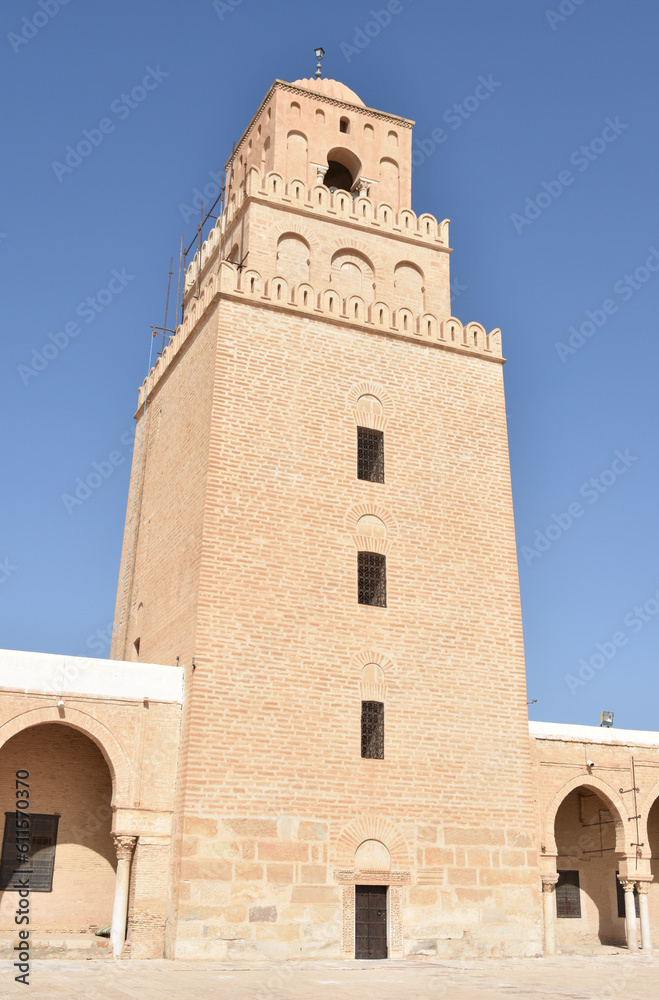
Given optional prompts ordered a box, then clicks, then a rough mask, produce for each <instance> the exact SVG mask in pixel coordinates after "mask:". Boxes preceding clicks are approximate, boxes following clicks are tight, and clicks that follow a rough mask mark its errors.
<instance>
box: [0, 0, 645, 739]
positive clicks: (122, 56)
mask: <svg viewBox="0 0 659 1000" xmlns="http://www.w3.org/2000/svg"><path fill="white" fill-rule="evenodd" d="M42 3H43V5H44V6H40V4H39V2H38V0H21V2H17V0H7V2H5V3H4V4H3V7H2V12H1V14H0V18H1V22H2V31H1V32H0V44H1V45H3V46H4V55H3V58H2V61H1V73H2V80H1V84H2V92H3V94H4V96H5V101H4V105H5V107H4V124H3V136H4V140H5V156H4V157H3V164H2V171H3V178H2V181H3V184H2V190H3V193H4V195H5V197H4V199H3V208H2V213H1V217H0V233H1V234H2V236H1V237H0V255H1V257H2V274H3V279H4V292H3V326H4V365H3V374H2V379H3V385H2V403H3V406H4V417H3V420H4V428H5V433H4V442H3V444H4V463H3V464H4V489H3V491H2V505H3V518H2V540H1V542H0V560H3V562H2V567H1V568H0V579H1V580H2V583H0V607H1V609H2V631H1V634H0V644H1V645H3V646H4V647H6V648H16V649H28V650H30V649H32V650H45V651H50V652H65V653H71V654H83V655H84V654H89V653H90V652H92V653H94V654H95V655H108V649H109V647H108V645H107V644H105V645H103V640H102V639H101V640H98V641H97V644H96V645H95V646H94V647H92V646H90V645H89V639H90V637H93V636H94V635H95V633H97V632H98V631H100V632H102V631H103V630H104V629H105V627H106V626H107V625H108V623H109V622H110V621H111V618H112V614H113V608H114V598H115V590H116V585H117V578H118V572H119V554H120V544H121V533H122V526H123V520H124V513H125V508H126V497H127V484H128V465H129V462H128V460H129V456H130V449H129V447H128V446H127V445H126V444H125V443H124V442H125V441H126V440H127V438H126V436H125V435H126V432H129V431H130V429H131V426H132V414H133V412H134V409H135V406H136V399H137V392H136V390H137V386H138V384H139V383H140V382H141V381H142V379H143V377H144V376H145V374H146V369H147V362H148V356H149V349H150V346H151V338H150V332H149V325H150V324H160V323H162V320H163V312H164V296H165V290H166V281H167V270H168V266H169V260H170V257H171V256H172V255H174V256H175V257H176V255H177V253H178V247H179V239H180V233H181V229H183V230H184V232H185V237H186V241H187V240H188V239H190V238H191V237H192V236H193V234H194V226H195V222H194V221H189V222H187V223H184V221H183V217H182V212H181V209H180V207H179V206H180V205H182V204H183V205H185V204H190V202H191V200H192V197H193V190H194V188H195V187H203V186H204V185H205V184H208V183H209V182H210V180H211V177H210V173H211V171H214V172H215V171H218V170H219V169H221V165H222V164H223V162H224V160H225V159H226V157H227V155H228V153H229V152H230V150H231V143H232V141H233V140H234V139H237V138H238V137H239V136H240V134H241V133H242V131H243V129H244V127H245V126H246V124H247V123H248V121H249V119H250V117H251V116H252V114H253V112H254V111H255V109H256V108H257V106H258V104H259V102H260V101H261V99H262V98H263V96H264V95H265V93H266V91H267V89H268V87H269V86H270V84H271V83H272V81H273V80H274V79H275V78H276V77H279V78H281V79H284V80H295V79H297V78H299V77H303V76H310V75H312V73H313V71H314V68H315V61H314V56H313V48H314V47H315V46H316V45H319V44H322V45H323V46H324V48H325V50H326V56H325V61H324V66H323V70H324V75H326V76H330V77H335V78H337V79H339V80H342V81H343V82H344V83H346V84H347V85H348V86H350V87H352V88H353V89H354V90H355V91H356V92H357V93H358V94H359V95H360V96H361V98H362V99H363V100H364V102H365V103H366V104H367V105H369V106H372V107H376V108H382V109H385V110H388V111H392V112H394V113H397V114H400V115H404V116H406V117H409V118H413V119H415V120H416V128H415V136H416V138H417V139H418V140H419V142H420V143H421V145H420V146H418V147H417V149H419V150H420V151H421V152H420V154H419V155H417V156H416V158H415V159H416V161H417V163H418V166H417V167H416V169H415V172H414V182H413V183H414V195H413V198H414V202H413V207H414V209H415V210H416V211H417V212H424V211H429V212H432V213H433V214H435V215H436V216H437V217H438V218H440V219H442V218H444V217H447V216H448V217H449V218H450V219H451V221H452V225H451V243H452V246H453V248H454V253H453V257H452V266H453V276H454V290H455V292H456V295H455V298H454V307H453V311H454V313H455V314H456V315H457V316H458V317H460V318H461V319H462V320H463V321H465V322H466V321H469V320H472V319H473V320H478V321H479V322H482V323H483V324H484V325H485V326H486V327H487V328H488V329H491V328H493V327H495V326H500V327H501V328H502V331H503V343H504V353H505V355H506V356H507V358H509V361H508V363H507V365H506V366H505V370H504V372H505V383H506V394H507V410H508V421H509V424H508V426H509V435H510V452H511V463H512V477H513V495H514V502H515V518H516V529H517V542H518V548H519V554H520V581H521V592H522V606H523V615H524V631H525V642H526V657H527V668H528V679H529V698H537V704H535V705H533V706H532V707H531V709H530V712H531V717H532V718H539V719H546V720H556V721H565V722H581V723H590V724H597V723H598V722H599V712H600V711H601V710H602V709H610V710H613V711H615V713H616V716H615V722H616V724H617V725H619V726H621V727H626V728H641V729H657V728H659V712H658V711H657V688H658V685H657V663H658V657H657V649H658V647H659V613H658V612H659V603H657V602H655V595H656V594H657V591H658V590H659V558H658V556H659V552H658V548H659V546H658V529H657V523H658V520H659V518H658V513H657V494H658V492H659V490H658V487H659V471H658V469H659V466H658V462H657V424H658V414H657V398H658V394H657V391H656V385H657V353H656V347H655V341H654V337H655V336H656V334H657V314H658V308H657V306H658V298H659V295H658V293H659V272H658V271H652V270H651V269H650V268H648V269H647V270H646V269H645V261H646V259H647V258H648V257H651V260H650V265H651V266H652V265H654V266H659V252H658V253H657V255H656V257H652V256H651V254H652V248H655V249H656V250H657V251H659V220H658V218H657V123H656V102H657V92H658V89H659V88H658V84H659V80H658V77H659V64H658V62H657V58H656V39H657V34H658V29H659V8H658V7H657V5H656V3H654V2H650V0H635V2H634V3H631V4H630V3H623V2H622V0H583V2H582V3H580V4H579V3H576V2H570V0H563V2H562V3H560V5H559V3H556V2H554V3H552V2H551V0H506V2H492V0H451V2H447V0H441V2H438V0H401V3H400V5H399V6H400V9H399V10H398V8H397V6H396V4H394V8H395V9H397V11H398V12H397V13H395V14H394V15H393V17H392V23H391V24H390V25H388V26H387V27H385V28H383V29H382V30H381V31H380V33H379V34H377V35H376V36H375V37H372V38H371V39H370V40H369V41H368V44H367V45H364V41H365V40H366V39H367V38H369V36H368V35H367V34H364V35H359V34H357V36H356V32H357V29H362V30H363V29H365V28H366V26H367V22H369V21H372V16H371V14H370V11H371V10H373V9H375V10H376V11H377V10H381V9H382V8H383V7H385V4H384V3H383V2H380V3H377V4H375V5H373V4H371V3H359V2H354V0H353V2H345V0H335V2H333V3H331V4H328V3H309V2H308V0H307V2H301V0H300V2H297V0H295V2H279V3H273V2H265V0H242V2H237V0H227V3H226V4H225V5H224V7H222V6H221V5H216V8H217V9H216V8H214V7H213V4H212V2H211V0H186V2H183V0H179V2H174V0H160V2H155V0H142V2H140V3H135V2H129V0H116V2H114V3H111V4H110V3H93V2H88V3H85V2H84V0H69V2H68V3H66V4H63V5H61V6H59V5H58V4H57V3H56V0H42ZM234 5H235V6H234ZM44 7H45V10H44ZM559 9H560V10H563V12H564V13H563V14H560V13H559ZM548 10H549V11H552V10H553V11H554V12H555V14H556V15H559V16H556V17H553V16H551V15H550V16H548V15H547V11H548ZM570 11H571V12H570ZM49 12H50V13H49ZM220 15H222V16H220ZM23 18H28V21H27V22H26V21H23ZM30 21H33V22H35V23H36V28H35V27H34V23H33V24H32V26H31V25H30ZM44 21H45V23H43V22H44ZM368 30H369V31H370V32H371V33H372V34H375V28H374V27H373V26H372V25H371V27H370V28H369V29H368ZM28 35H29V36H33V37H29V38H27V37H26V36H28ZM355 36H356V37H357V39H358V41H359V42H360V43H361V45H362V46H363V47H362V48H361V49H359V48H357V46H356V45H355ZM147 68H150V70H152V71H153V73H152V75H150V76H149V78H148V81H147V83H148V86H149V87H151V88H152V89H150V90H148V91H147V90H145V91H144V92H143V93H144V100H142V101H141V102H139V103H137V104H136V105H134V106H133V107H130V106H127V105H126V104H125V103H124V100H123V98H122V96H121V95H122V94H125V93H130V91H131V90H132V89H133V88H135V87H136V86H141V85H142V81H143V78H144V77H145V75H146V74H147V72H149V70H148V69H147ZM165 74H166V75H165ZM481 77H482V78H483V79H484V80H486V81H488V82H489V86H488V87H485V86H484V85H483V84H482V83H479V80H480V78H481ZM477 88H478V90H477ZM141 93H142V92H139V91H138V94H140V96H141ZM475 94H479V95H480V98H479V97H474V95H475ZM486 95H487V96H486ZM456 104H457V105H459V106H460V108H461V109H462V111H459V110H452V109H453V106H454V105H456ZM102 119H108V120H109V122H108V123H106V126H105V127H106V128H107V132H106V133H103V132H102V131H101V132H95V131H92V130H98V128H99V122H100V121H101V120H102ZM607 121H610V122H612V123H613V124H607ZM457 123H459V124H457ZM110 126H111V128H110ZM438 128H443V129H444V133H445V135H446V139H445V140H444V141H443V142H442V143H440V144H439V145H438V146H437V148H436V149H435V150H434V151H432V150H431V148H430V144H429V143H428V142H425V145H423V142H424V140H428V137H430V136H431V135H432V132H433V130H434V129H438ZM85 129H86V130H88V131H89V132H90V135H91V137H92V141H96V142H97V143H98V145H97V146H94V148H93V150H92V152H91V155H89V156H88V157H86V158H84V159H83V160H82V162H81V163H80V165H78V166H75V165H74V166H72V167H71V168H70V170H69V171H67V172H64V171H62V170H61V169H60V168H57V167H56V168H53V163H54V162H60V163H62V162H64V157H65V155H66V147H67V146H68V145H72V146H75V145H77V143H79V142H80V141H81V140H82V139H83V130H85ZM101 137H102V138H101ZM581 147H586V150H585V152H579V150H580V149H581ZM83 148H84V147H83ZM72 162H73V163H74V164H75V161H72ZM64 165H65V166H66V164H64ZM566 171H567V172H569V173H566ZM559 178H562V180H561V179H559ZM545 185H546V186H545ZM538 196H540V197H539V198H538ZM527 199H529V200H527ZM536 200H537V202H538V203H539V207H538V204H536V205H535V206H534V204H533V203H534V202H536ZM525 212H526V215H525V214H524V213H525ZM639 268H640V269H641V270H640V271H639V270H638V269H639ZM115 271H116V272H118V274H119V275H120V276H122V277H121V278H117V277H116V276H114V277H113V272H115ZM626 276H630V280H628V278H627V277H626ZM110 282H111V284H110ZM108 287H109V288H110V291H107V292H102V294H101V296H100V299H96V300H95V301H96V307H91V312H90V311H89V308H87V310H86V309H85V306H84V303H85V300H86V299H87V297H89V296H91V297H93V298H95V297H96V294H97V292H99V290H103V289H108ZM81 303H83V306H82V309H81V310H80V311H77V310H78V307H79V305H80V304H81ZM94 308H96V310H98V309H99V308H100V311H94ZM607 310H608V312H607ZM588 311H590V313H591V314H592V316H591V318H589V316H588ZM170 317H171V313H170ZM584 323H585V324H586V326H585V327H584V328H583V330H582V332H581V333H580V332H579V328H580V327H582V325H583V324H584ZM67 324H77V326H72V325H70V326H69V330H70V331H73V330H78V331H79V332H77V333H75V335H74V336H73V337H71V338H70V341H69V343H68V344H66V346H62V347H59V346H57V344H55V346H54V347H53V346H51V348H49V349H48V351H47V354H49V355H51V357H50V358H46V359H45V361H46V362H47V363H46V364H45V366H44V367H43V369H42V370H41V371H40V372H38V373H36V374H29V373H28V372H27V371H26V370H25V369H27V368H28V367H29V368H32V366H33V365H34V362H35V355H33V353H32V351H33V349H35V350H37V351H38V352H39V353H41V350H42V348H43V345H44V344H48V343H49V344H51V345H53V341H52V340H49V335H50V334H53V335H55V336H56V337H57V336H59V344H60V345H63V344H65V337H64V336H61V334H62V331H64V334H66V329H67ZM588 324H590V325H588ZM571 327H574V328H575V330H576V334H575V333H572V338H573V339H572V345H570V343H569V340H568V338H569V337H570V335H571V334H570V328H571ZM588 334H589V335H588ZM557 344H559V345H560V344H564V345H567V347H568V348H570V347H571V352H570V353H567V351H566V350H565V349H563V348H560V346H559V348H557V346H556V345H557ZM42 357H43V355H42ZM37 363H38V362H37ZM21 366H25V368H21ZM32 370H33V371H34V369H33V368H32ZM474 433H475V434H478V433H487V428H474ZM113 452H118V453H119V454H118V457H117V455H115V456H114V457H115V461H116V462H117V463H118V464H117V465H116V466H114V467H112V466H111V468H112V473H111V475H109V476H108V477H107V479H105V480H103V483H102V485H101V486H100V487H99V488H98V489H95V490H94V491H93V493H92V494H91V496H90V497H89V498H88V499H86V500H85V502H84V503H82V504H81V505H79V506H76V507H74V508H73V509H72V510H71V512H70V513H68V512H67V510H66V509H65V506H64V504H63V502H62V495H63V494H67V493H69V494H70V493H72V491H73V489H74V487H75V482H76V479H77V478H78V477H81V478H83V479H84V478H85V477H86V476H88V475H89V474H90V473H92V472H93V471H94V466H93V463H97V464H99V465H101V468H102V469H104V470H105V472H106V473H107V471H108V466H106V465H103V463H105V462H107V461H108V456H109V455H110V454H111V453H113ZM618 452H619V453H620V454H622V455H623V456H624V460H623V459H620V458H617V457H616V456H617V453H618ZM124 458H125V461H123V459H124ZM614 463H615V464H614ZM602 474H604V475H603V479H600V476H601V475H602ZM593 477H594V478H595V479H596V481H597V485H588V484H589V481H590V480H591V478H593ZM487 504H488V497H487V494H485V495H483V496H481V497H475V498H474V509H475V510H476V511H477V510H478V506H479V505H480V506H482V508H483V509H485V508H486V507H487ZM575 504H577V505H578V507H575V506H574V505H575ZM571 505H573V506H572V507H571ZM570 509H571V510H572V512H573V514H570V513H569V510H570ZM577 511H578V513H577ZM566 512H568V513H566ZM554 515H556V518H557V519H558V520H556V519H555V518H554ZM573 515H574V516H573ZM570 518H572V523H571V524H570V523H569V522H570ZM549 525H554V527H553V528H552V529H551V530H550V532H549V538H548V539H547V535H546V534H545V529H546V528H547V527H548V526H549ZM537 532H540V533H541V535H542V536H543V537H544V539H545V541H544V542H543V540H542V538H541V537H540V536H539V535H538V534H537ZM523 547H525V548H523ZM543 549H544V551H542V550H543ZM634 608H640V609H641V614H640V616H639V614H638V613H637V612H635V611H634ZM614 636H615V637H616V638H614ZM598 643H599V644H600V647H601V648H598ZM593 657H594V661H593V662H591V663H589V662H588V661H592V660H593ZM580 661H584V662H583V663H582V664H581V667H580ZM580 669H581V672H582V676H581V677H579V670H580ZM566 675H569V676H572V677H573V678H575V679H576V682H575V681H574V680H573V681H571V682H570V684H568V683H567V682H566V680H565V678H566ZM580 680H581V681H583V683H578V682H579V681H580Z"/></svg>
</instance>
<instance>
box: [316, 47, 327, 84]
mask: <svg viewBox="0 0 659 1000" xmlns="http://www.w3.org/2000/svg"><path fill="white" fill-rule="evenodd" d="M314 53H315V55H316V59H317V60H318V65H317V66H316V79H317V80H320V72H321V71H320V64H321V62H322V61H323V56H324V55H325V49H321V48H320V47H319V48H317V49H314Z"/></svg>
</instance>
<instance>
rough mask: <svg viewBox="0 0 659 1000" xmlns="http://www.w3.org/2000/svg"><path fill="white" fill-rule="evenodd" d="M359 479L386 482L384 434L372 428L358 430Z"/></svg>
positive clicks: (359, 428)
mask: <svg viewBox="0 0 659 1000" xmlns="http://www.w3.org/2000/svg"><path fill="white" fill-rule="evenodd" d="M357 479H366V480H367V481H368V482H369V483H383V482H384V434H383V433H382V431H373V430H371V428H370V427H358V428H357Z"/></svg>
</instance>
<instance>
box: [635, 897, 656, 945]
mask: <svg viewBox="0 0 659 1000" xmlns="http://www.w3.org/2000/svg"><path fill="white" fill-rule="evenodd" d="M636 888H637V889H638V909H639V913H640V916H641V948H642V949H643V951H644V953H645V954H646V955H650V954H651V953H652V934H651V932H650V910H649V909H648V889H649V888H650V883H649V882H637V883H636Z"/></svg>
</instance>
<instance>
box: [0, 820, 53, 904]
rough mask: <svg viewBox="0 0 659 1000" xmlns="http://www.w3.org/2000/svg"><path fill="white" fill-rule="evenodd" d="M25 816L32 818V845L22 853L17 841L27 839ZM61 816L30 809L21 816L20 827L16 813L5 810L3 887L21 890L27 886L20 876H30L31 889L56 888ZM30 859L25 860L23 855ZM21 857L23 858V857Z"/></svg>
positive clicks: (1, 862)
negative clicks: (56, 852)
mask: <svg viewBox="0 0 659 1000" xmlns="http://www.w3.org/2000/svg"><path fill="white" fill-rule="evenodd" d="M25 819H28V820H29V827H28V828H27V829H28V831H29V839H28V844H29V849H28V851H27V852H25V853H22V852H21V851H20V850H19V849H18V848H17V846H16V845H17V843H23V842H24V836H23V835H24V833H25V832H26V831H25V829H24V827H23V822H24V820H25ZM58 822H59V816H46V815H45V814H43V813H28V814H27V816H21V817H20V820H19V824H18V825H19V826H20V827H21V828H20V829H17V821H16V813H15V812H8V813H5V833H4V837H3V841H2V859H1V860H0V890H4V891H7V890H9V891H12V890H13V891H15V892H16V891H18V890H19V889H22V888H25V886H23V885H20V884H19V880H22V879H25V878H29V880H30V883H29V886H28V888H29V889H30V891H31V892H52V889H53V869H54V867H55V844H56V843H57V824H58ZM23 857H26V858H27V860H26V861H23V860H22V858H23ZM19 858H20V859H21V860H19Z"/></svg>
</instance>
